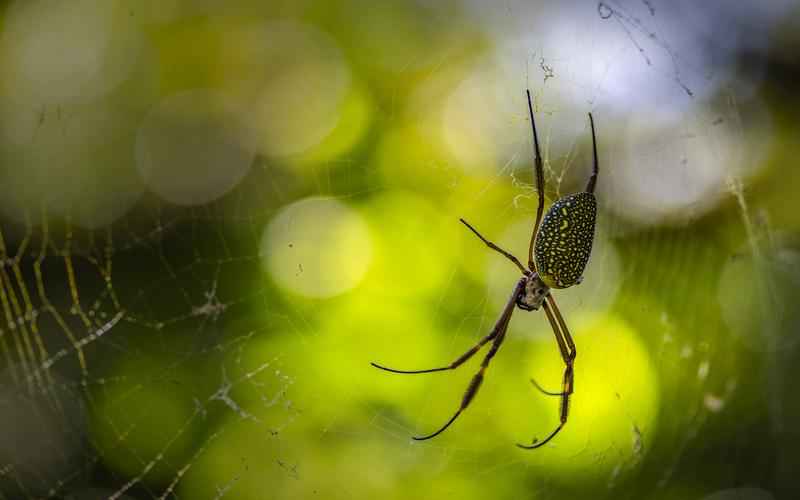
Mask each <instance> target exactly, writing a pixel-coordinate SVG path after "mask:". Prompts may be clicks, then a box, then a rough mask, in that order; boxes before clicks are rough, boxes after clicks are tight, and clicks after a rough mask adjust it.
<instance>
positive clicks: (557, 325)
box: [517, 295, 577, 450]
mask: <svg viewBox="0 0 800 500" xmlns="http://www.w3.org/2000/svg"><path fill="white" fill-rule="evenodd" d="M542 306H543V308H544V312H545V315H546V316H547V320H548V321H549V322H550V327H551V328H552V329H553V334H554V335H555V337H556V343H558V349H559V351H561V358H562V359H563V360H564V364H565V365H566V367H565V368H564V378H563V379H562V381H561V392H549V391H545V390H544V389H542V387H541V386H540V385H539V384H537V383H536V381H535V380H533V379H531V382H533V384H534V386H536V388H537V389H539V390H540V391H542V392H543V393H545V394H547V395H550V396H560V397H561V407H560V411H559V417H560V418H559V420H560V423H559V424H558V427H556V429H555V430H554V431H553V432H551V433H550V435H549V436H547V437H546V438H545V439H544V440H543V441H539V440H538V439H537V438H534V439H533V441H532V442H531V444H530V445H523V444H519V443H518V444H517V446H519V447H520V448H524V449H526V450H532V449H534V448H539V447H540V446H544V445H545V444H546V443H547V442H548V441H550V440H551V439H553V438H554V437H555V435H556V434H558V433H559V432H560V431H561V429H562V428H563V427H564V425H565V424H566V423H567V418H568V417H569V398H570V396H571V395H572V393H573V392H574V390H575V376H574V371H573V365H574V361H575V356H576V355H577V351H576V350H575V342H574V341H573V340H572V336H570V334H569V330H567V325H566V323H565V322H564V318H563V317H562V316H561V312H560V311H559V310H558V306H557V305H556V302H555V299H554V298H553V297H552V295H548V296H547V302H544V303H543V304H542ZM551 309H552V310H551Z"/></svg>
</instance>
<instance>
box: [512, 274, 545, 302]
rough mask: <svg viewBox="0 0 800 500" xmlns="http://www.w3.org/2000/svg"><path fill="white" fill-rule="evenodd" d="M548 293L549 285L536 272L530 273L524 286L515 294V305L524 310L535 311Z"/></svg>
mask: <svg viewBox="0 0 800 500" xmlns="http://www.w3.org/2000/svg"><path fill="white" fill-rule="evenodd" d="M549 293H550V287H548V286H547V285H545V284H544V281H542V279H541V278H539V275H538V274H537V273H531V274H529V275H528V277H527V280H526V281H525V288H524V289H523V290H522V292H520V294H519V295H518V296H517V307H519V308H520V309H522V310H524V311H537V310H538V309H539V307H541V305H542V302H544V299H545V298H546V297H547V295H548V294H549Z"/></svg>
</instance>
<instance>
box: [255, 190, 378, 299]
mask: <svg viewBox="0 0 800 500" xmlns="http://www.w3.org/2000/svg"><path fill="white" fill-rule="evenodd" d="M261 255H263V259H264V264H265V266H266V268H267V270H268V271H269V273H270V275H271V276H272V277H273V279H275V281H277V282H278V283H279V284H280V285H281V286H283V287H285V288H287V289H289V290H291V291H293V292H295V293H298V294H300V295H305V296H308V297H331V296H334V295H338V294H341V293H344V292H346V291H348V290H350V289H351V288H353V287H355V286H356V285H357V284H358V283H359V282H360V281H361V279H362V278H363V276H364V274H365V273H366V271H367V268H368V267H369V266H370V263H371V260H372V244H371V241H370V235H369V231H368V229H367V226H366V224H365V223H364V221H363V220H362V218H361V217H360V216H359V215H358V213H356V212H355V211H354V210H352V209H350V208H349V207H348V206H347V205H345V204H343V203H341V202H339V201H336V200H333V199H328V198H317V197H314V198H306V199H304V200H301V201H298V202H295V203H293V204H291V205H289V206H288V207H286V208H284V209H283V210H282V211H281V212H280V213H278V215H276V216H275V218H274V219H273V220H272V221H270V224H269V226H268V227H267V230H266V231H265V232H264V236H263V237H262V241H261Z"/></svg>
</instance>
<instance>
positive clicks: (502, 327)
mask: <svg viewBox="0 0 800 500" xmlns="http://www.w3.org/2000/svg"><path fill="white" fill-rule="evenodd" d="M526 281H527V279H526V278H524V277H523V278H521V279H520V280H519V281H518V282H517V285H516V286H515V287H514V292H513V293H512V294H511V297H510V298H509V299H508V303H507V304H506V306H505V308H504V309H503V313H502V314H501V315H500V319H498V320H497V323H496V324H495V330H497V334H496V335H495V337H494V341H493V342H492V347H491V349H489V352H487V353H486V356H484V358H483V361H482V362H481V367H480V369H479V370H478V373H476V374H475V375H474V376H473V377H472V380H471V381H470V383H469V385H468V386H467V390H466V391H465V392H464V396H463V397H462V398H461V405H460V406H459V407H458V410H456V412H455V413H454V414H453V416H452V417H450V420H448V421H447V423H445V424H444V425H443V426H442V427H440V428H439V430H437V431H436V432H434V433H432V434H428V435H426V436H413V439H414V440H416V441H424V440H426V439H431V438H433V437H436V436H438V435H439V434H441V433H442V432H444V431H445V429H447V428H448V427H450V424H452V423H453V422H455V420H456V419H457V418H458V416H459V415H461V412H463V411H464V410H466V409H467V407H468V406H469V404H470V403H471V402H472V400H473V399H474V398H475V395H476V394H477V393H478V389H480V387H481V383H483V377H484V373H485V372H486V368H488V367H489V363H491V361H492V358H494V355H495V354H497V351H498V350H499V349H500V346H501V345H502V344H503V340H504V339H505V337H506V330H507V329H508V324H509V322H510V321H511V315H512V313H513V312H514V307H515V306H516V301H517V296H518V295H519V294H520V292H522V289H523V288H524V287H525V282H526Z"/></svg>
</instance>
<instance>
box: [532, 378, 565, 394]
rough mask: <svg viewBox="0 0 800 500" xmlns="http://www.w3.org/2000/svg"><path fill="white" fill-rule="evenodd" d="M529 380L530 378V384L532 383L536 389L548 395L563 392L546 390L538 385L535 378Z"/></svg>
mask: <svg viewBox="0 0 800 500" xmlns="http://www.w3.org/2000/svg"><path fill="white" fill-rule="evenodd" d="M530 380H531V384H533V386H534V387H536V389H537V390H538V391H539V392H541V393H542V394H546V395H548V396H561V395H562V394H564V393H563V392H554V391H548V390H546V389H544V388H543V387H542V386H541V385H539V383H538V382H537V381H536V380H534V379H533V378H532V379H530Z"/></svg>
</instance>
